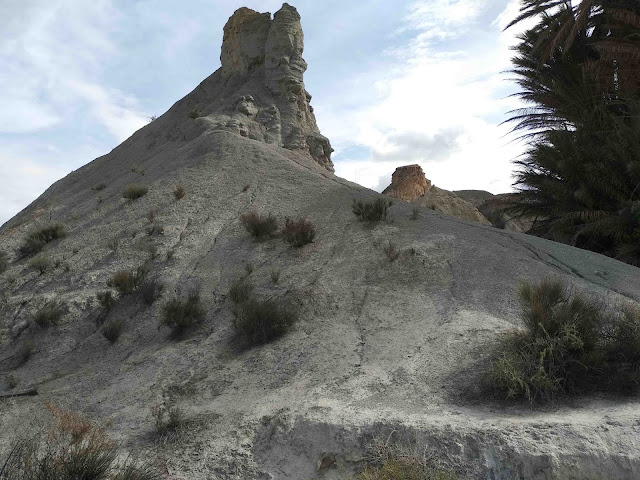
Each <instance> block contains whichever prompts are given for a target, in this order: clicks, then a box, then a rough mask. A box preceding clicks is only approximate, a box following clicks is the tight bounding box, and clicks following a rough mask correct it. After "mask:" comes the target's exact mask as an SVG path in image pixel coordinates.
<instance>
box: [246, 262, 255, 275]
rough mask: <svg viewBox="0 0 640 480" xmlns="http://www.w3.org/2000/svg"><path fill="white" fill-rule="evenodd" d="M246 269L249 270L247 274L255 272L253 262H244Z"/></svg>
mask: <svg viewBox="0 0 640 480" xmlns="http://www.w3.org/2000/svg"><path fill="white" fill-rule="evenodd" d="M244 271H245V272H247V275H251V274H252V273H253V263H251V262H246V263H245V264H244Z"/></svg>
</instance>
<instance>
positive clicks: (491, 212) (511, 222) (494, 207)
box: [453, 190, 535, 233]
mask: <svg viewBox="0 0 640 480" xmlns="http://www.w3.org/2000/svg"><path fill="white" fill-rule="evenodd" d="M453 193H455V194H456V195H457V196H459V197H460V198H462V199H464V200H466V201H467V202H469V203H471V204H473V205H474V206H475V207H476V208H477V209H478V210H479V211H480V213H482V215H484V216H485V217H486V218H488V219H489V221H490V222H491V224H492V225H493V226H494V227H496V228H501V229H503V230H509V231H512V232H519V233H527V232H528V231H529V230H531V228H532V227H533V225H534V223H535V219H533V218H531V217H527V216H515V215H513V214H510V213H507V210H508V208H509V207H512V206H513V204H514V203H516V201H517V194H516V193H500V194H498V195H494V194H492V193H489V192H486V191H484V190H459V191H455V192H453Z"/></svg>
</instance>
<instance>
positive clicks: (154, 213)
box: [147, 208, 158, 223]
mask: <svg viewBox="0 0 640 480" xmlns="http://www.w3.org/2000/svg"><path fill="white" fill-rule="evenodd" d="M157 216H158V209H157V208H152V209H150V210H149V211H148V212H147V220H149V222H150V223H153V222H155V221H156V217H157Z"/></svg>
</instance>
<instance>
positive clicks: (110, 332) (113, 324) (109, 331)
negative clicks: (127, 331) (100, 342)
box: [102, 318, 124, 343]
mask: <svg viewBox="0 0 640 480" xmlns="http://www.w3.org/2000/svg"><path fill="white" fill-rule="evenodd" d="M123 327H124V321H123V320H122V319H121V318H111V319H109V320H107V321H106V322H105V323H104V325H102V335H103V336H104V338H106V339H107V340H109V342H110V343H116V341H117V340H118V338H119V337H120V334H121V333H122V329H123Z"/></svg>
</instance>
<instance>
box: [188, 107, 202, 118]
mask: <svg viewBox="0 0 640 480" xmlns="http://www.w3.org/2000/svg"><path fill="white" fill-rule="evenodd" d="M198 117H200V110H198V107H195V108H194V109H193V110H191V111H190V112H189V118H192V119H194V120H195V119H196V118H198Z"/></svg>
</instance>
